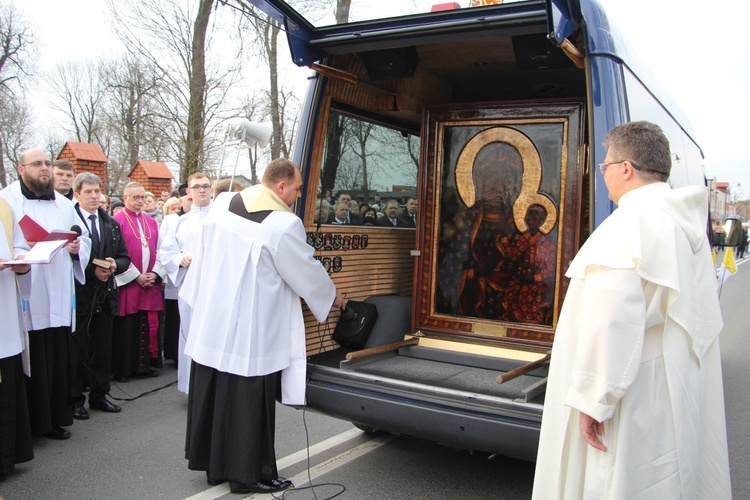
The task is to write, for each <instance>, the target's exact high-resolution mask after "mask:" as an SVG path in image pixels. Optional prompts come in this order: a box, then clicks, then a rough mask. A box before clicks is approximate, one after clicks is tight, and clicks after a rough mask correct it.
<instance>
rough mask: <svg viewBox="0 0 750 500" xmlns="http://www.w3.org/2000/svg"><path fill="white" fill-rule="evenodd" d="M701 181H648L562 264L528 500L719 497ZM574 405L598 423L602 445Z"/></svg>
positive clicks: (723, 462)
mask: <svg viewBox="0 0 750 500" xmlns="http://www.w3.org/2000/svg"><path fill="white" fill-rule="evenodd" d="M707 209H708V200H707V193H706V191H705V189H704V188H700V187H688V188H681V189H675V190H672V189H670V188H669V186H668V185H667V184H665V183H656V184H649V185H647V186H644V187H641V188H638V189H635V190H633V191H630V192H628V193H626V194H625V195H623V196H622V197H621V199H620V203H619V208H618V209H617V210H615V211H614V212H613V213H612V215H610V216H609V217H608V218H607V220H605V221H604V222H603V223H602V224H601V226H600V227H599V228H597V230H596V231H595V232H594V233H593V234H592V235H591V237H589V239H588V241H586V243H585V245H584V246H583V247H582V248H581V250H580V252H579V253H578V255H577V256H576V257H575V259H574V261H573V262H572V264H571V266H570V268H569V269H568V272H567V273H566V274H567V276H568V277H570V278H571V281H570V286H569V288H568V292H567V295H566V297H565V302H564V304H563V308H562V311H561V314H560V320H559V322H558V325H557V331H556V336H555V341H554V346H553V350H552V361H551V364H550V370H549V379H548V385H547V392H546V399H545V404H544V415H543V419H542V430H541V436H540V444H539V452H538V456H537V466H536V474H535V478H534V495H533V498H535V499H538V500H542V499H543V500H550V499H556V498H565V499H605V498H606V499H623V500H625V499H628V500H629V499H634V498H648V499H652V498H653V499H658V500H663V499H666V498H700V499H707V500H708V499H710V500H717V499H726V498H731V489H730V480H729V463H728V455H727V436H726V422H725V416H724V399H723V388H722V376H721V360H720V354H719V340H718V335H719V332H720V330H721V328H722V319H721V312H720V310H719V301H718V297H717V290H716V280H715V277H714V270H713V261H712V258H711V254H710V249H709V245H708V240H707V238H706V221H707V220H708V219H707V217H708V213H707ZM579 412H583V413H586V414H588V415H590V416H591V417H593V418H594V419H596V420H597V421H601V422H603V423H604V435H603V437H602V442H603V443H604V445H605V446H606V447H607V451H606V452H602V451H599V450H596V449H594V448H593V447H591V446H589V445H588V444H587V443H586V442H585V440H584V439H583V437H582V434H581V431H580V429H579V427H578V420H579Z"/></svg>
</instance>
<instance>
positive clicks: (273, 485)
mask: <svg viewBox="0 0 750 500" xmlns="http://www.w3.org/2000/svg"><path fill="white" fill-rule="evenodd" d="M291 484H292V483H291V482H289V483H286V482H281V481H278V480H277V479H271V480H270V481H258V482H257V483H252V484H244V483H235V482H232V481H229V491H230V492H232V493H234V494H235V495H244V494H245V493H275V492H277V491H283V490H285V489H287V488H289V486H291Z"/></svg>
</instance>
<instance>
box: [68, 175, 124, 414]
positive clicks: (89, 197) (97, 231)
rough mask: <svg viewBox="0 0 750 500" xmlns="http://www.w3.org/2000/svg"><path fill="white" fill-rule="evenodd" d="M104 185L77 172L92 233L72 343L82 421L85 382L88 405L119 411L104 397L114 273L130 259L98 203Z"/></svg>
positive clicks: (77, 190) (76, 185)
mask: <svg viewBox="0 0 750 500" xmlns="http://www.w3.org/2000/svg"><path fill="white" fill-rule="evenodd" d="M101 186H102V182H101V180H100V179H99V177H97V176H96V175H94V174H92V173H90V172H85V173H82V174H79V175H78V176H77V177H76V178H75V180H74V181H73V194H74V196H75V199H76V200H77V201H78V204H77V205H76V207H75V209H76V212H77V213H78V216H79V217H80V218H81V221H82V223H83V224H86V227H88V229H89V234H90V235H91V259H90V260H89V264H88V266H87V267H86V284H85V285H81V284H79V283H78V282H76V331H75V333H74V335H73V337H74V339H73V342H71V344H70V347H71V362H72V364H71V366H72V367H73V370H74V374H73V377H72V379H71V395H72V399H73V418H76V419H78V420H85V419H87V418H89V414H88V412H87V411H86V408H84V406H83V404H84V402H85V401H86V397H85V396H84V395H83V386H84V385H88V382H89V380H90V385H91V392H90V393H89V408H92V409H96V410H101V411H104V412H108V413H117V412H119V411H120V407H119V406H117V405H116V404H114V403H112V402H111V401H109V400H108V399H107V397H106V396H107V394H108V393H109V375H110V371H111V365H112V320H113V318H114V315H115V314H116V313H117V310H118V309H117V307H118V300H119V295H118V293H117V287H116V286H115V280H114V275H115V274H119V273H121V272H124V271H126V270H127V269H128V267H129V266H130V257H129V256H128V250H127V248H126V247H125V241H124V240H123V238H122V232H121V231H120V225H119V224H118V223H117V221H115V220H114V219H112V217H110V216H109V214H107V212H106V211H104V210H103V209H102V208H101V207H100V206H99V198H100V195H101ZM95 259H98V260H99V265H97V264H96V263H95ZM107 263H108V264H109V266H108V267H107V266H106V264H107Z"/></svg>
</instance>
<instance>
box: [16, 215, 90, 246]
mask: <svg viewBox="0 0 750 500" xmlns="http://www.w3.org/2000/svg"><path fill="white" fill-rule="evenodd" d="M18 225H19V226H21V231H23V237H24V238H26V241H28V242H29V243H35V242H37V241H53V240H63V244H67V243H70V242H71V241H73V240H74V239H76V238H78V233H76V232H75V231H68V230H65V229H54V230H52V231H47V230H46V229H44V228H43V227H42V226H41V225H39V223H38V222H37V221H35V220H34V219H32V218H31V217H29V216H28V215H24V216H23V217H21V220H19V221H18Z"/></svg>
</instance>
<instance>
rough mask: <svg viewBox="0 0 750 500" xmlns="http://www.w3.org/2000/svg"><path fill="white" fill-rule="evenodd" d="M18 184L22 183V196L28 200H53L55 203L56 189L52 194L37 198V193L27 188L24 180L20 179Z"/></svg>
mask: <svg viewBox="0 0 750 500" xmlns="http://www.w3.org/2000/svg"><path fill="white" fill-rule="evenodd" d="M19 177H20V176H19ZM18 182H20V183H21V194H22V195H23V197H24V198H26V199H27V200H52V201H55V190H54V189H53V190H52V193H49V194H43V195H41V196H37V194H36V193H34V192H33V191H32V190H31V189H29V188H28V187H27V186H26V184H24V183H23V180H22V179H20V178H19V179H18Z"/></svg>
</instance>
